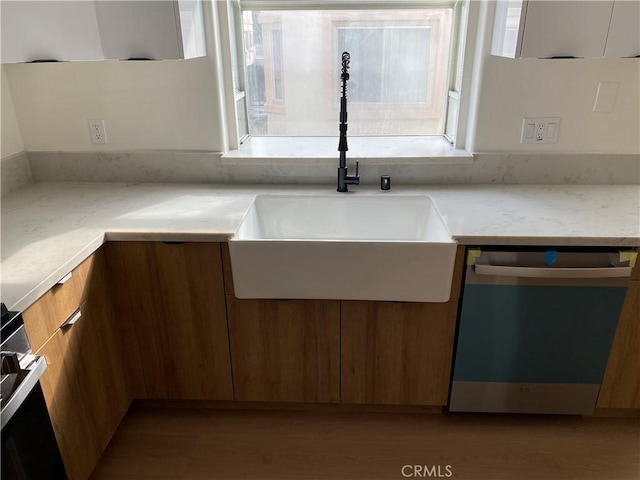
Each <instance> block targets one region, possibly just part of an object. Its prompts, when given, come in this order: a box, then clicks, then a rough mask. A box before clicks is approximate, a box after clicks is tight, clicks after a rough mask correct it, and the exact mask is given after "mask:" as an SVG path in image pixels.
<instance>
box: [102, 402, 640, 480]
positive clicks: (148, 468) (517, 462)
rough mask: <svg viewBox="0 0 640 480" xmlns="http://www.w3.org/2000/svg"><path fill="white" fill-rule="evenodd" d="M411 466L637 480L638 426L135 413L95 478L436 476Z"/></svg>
mask: <svg viewBox="0 0 640 480" xmlns="http://www.w3.org/2000/svg"><path fill="white" fill-rule="evenodd" d="M404 465H419V466H423V465H426V466H428V467H430V468H431V467H432V466H434V465H435V466H437V465H440V466H441V469H440V475H441V476H440V478H446V477H445V475H446V474H447V473H448V471H449V470H447V469H446V466H447V465H450V471H451V473H452V475H451V476H450V478H452V479H456V480H458V479H473V480H477V479H487V480H502V479H504V480H520V479H532V480H534V479H535V480H547V479H549V480H553V479H570V480H574V479H575V480H590V479H593V480H596V479H597V480H638V479H640V420H639V419H618V418H576V417H551V416H513V415H509V416H503V415H475V414H443V415H435V414H407V413H402V414H398V413H362V412H357V413H353V412H311V411H289V412H285V411H256V410H209V409H206V410H205V409H169V408H148V407H145V408H142V407H132V409H131V410H130V411H129V413H128V414H127V416H126V417H125V419H124V420H123V422H122V424H121V426H120V428H119V430H118V431H117V433H116V435H115V436H114V438H113V439H112V441H111V444H110V445H109V447H108V449H107V451H106V452H105V454H104V456H103V457H102V459H101V461H100V464H99V465H98V467H97V468H96V470H95V472H94V475H93V477H92V480H106V479H109V480H116V479H117V480H130V479H140V480H143V479H154V480H165V479H166V480H168V479H171V480H178V479H184V480H205V479H206V480H209V479H225V480H234V479H256V480H259V479H278V480H285V479H307V480H312V479H313V480H321V479H327V480H338V479H373V480H376V479H380V480H382V479H384V480H388V479H389V480H392V479H403V478H429V477H427V473H426V472H425V470H418V473H420V474H421V475H422V476H417V475H414V476H413V477H405V476H403V475H402V467H403V466H404ZM412 472H415V470H413V468H412V467H409V468H406V467H405V470H404V473H405V474H411V473H412ZM431 473H432V476H431V477H430V478H438V477H435V476H433V475H434V474H435V473H436V472H435V471H432V472H431Z"/></svg>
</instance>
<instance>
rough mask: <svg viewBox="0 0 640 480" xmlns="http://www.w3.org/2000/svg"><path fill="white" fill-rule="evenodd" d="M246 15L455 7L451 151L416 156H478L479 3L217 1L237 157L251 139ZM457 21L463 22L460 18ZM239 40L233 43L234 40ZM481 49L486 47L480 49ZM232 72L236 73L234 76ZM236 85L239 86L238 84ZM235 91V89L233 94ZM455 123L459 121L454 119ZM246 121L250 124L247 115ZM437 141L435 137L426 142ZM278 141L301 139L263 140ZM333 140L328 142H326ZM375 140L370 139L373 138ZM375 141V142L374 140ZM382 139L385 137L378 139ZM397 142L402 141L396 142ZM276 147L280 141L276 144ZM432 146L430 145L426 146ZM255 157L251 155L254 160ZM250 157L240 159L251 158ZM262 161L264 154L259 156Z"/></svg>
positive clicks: (229, 136)
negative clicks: (247, 131) (241, 104)
mask: <svg viewBox="0 0 640 480" xmlns="http://www.w3.org/2000/svg"><path fill="white" fill-rule="evenodd" d="M240 1H242V9H245V10H269V9H271V10H283V9H289V10H292V9H299V10H303V9H309V10H311V9H326V10H329V9H376V8H377V9H380V8H384V7H385V6H386V7H387V8H388V7H392V8H425V7H429V6H442V5H450V6H451V5H453V6H454V21H453V28H454V32H453V34H452V45H451V55H452V56H453V59H452V60H453V61H455V66H453V67H452V68H451V69H450V71H451V74H450V79H449V98H450V100H449V101H448V102H447V105H448V106H447V109H448V111H447V113H446V118H445V132H444V134H443V137H442V138H443V139H446V140H447V141H448V144H449V145H450V151H446V152H444V154H442V148H441V146H440V145H438V148H437V150H438V152H439V153H437V154H436V155H435V156H434V155H430V152H422V151H421V152H416V155H415V156H416V157H417V156H422V157H425V158H426V157H429V158H430V159H434V158H435V157H445V158H449V159H452V160H453V159H455V157H456V152H459V156H461V157H462V156H465V155H466V156H469V157H471V155H470V153H471V152H472V151H473V134H474V133H475V123H476V122H475V119H474V115H475V103H476V102H474V101H473V99H474V97H477V91H475V92H472V89H473V88H474V86H475V87H477V82H472V77H475V78H479V76H480V72H481V66H482V65H481V62H477V61H476V58H477V57H480V56H481V53H482V52H481V51H480V50H481V48H478V45H476V37H477V32H478V26H479V19H480V17H481V9H482V7H483V5H482V3H485V2H479V1H476V0H434V1H430V0H218V1H215V2H214V3H215V4H216V6H217V10H218V12H217V15H216V14H214V19H215V17H217V29H218V32H217V34H216V37H217V38H216V40H218V41H219V46H220V51H221V66H222V74H221V76H222V85H223V86H226V87H224V88H223V90H224V91H223V92H221V93H222V96H223V97H224V115H223V116H224V117H225V118H226V128H224V129H223V130H224V131H225V136H226V138H225V140H226V145H225V146H226V148H225V150H227V151H226V152H225V153H233V151H238V150H239V149H241V147H242V144H243V143H244V142H245V141H246V140H247V139H248V138H250V137H249V136H248V135H246V136H244V137H242V138H239V137H240V136H239V132H240V131H241V129H242V127H241V126H240V125H239V123H238V115H237V113H236V104H237V102H238V99H239V98H243V97H244V95H245V93H244V92H245V80H246V79H245V69H244V60H243V58H241V57H242V56H243V54H244V52H243V48H242V47H240V48H234V46H235V45H239V46H242V45H243V43H242V42H243V27H242V14H241V12H242V9H241V7H240ZM456 16H457V17H458V18H456ZM234 34H235V38H234V39H232V35H234ZM480 47H481V46H480ZM232 72H233V73H232ZM234 80H235V81H234ZM230 86H232V87H233V88H230ZM451 99H453V101H454V102H456V103H457V109H456V111H453V112H452V111H451V108H450V106H451V105H452V102H451ZM454 117H455V118H454ZM244 118H245V119H246V118H248V117H247V114H246V111H245V117H244ZM428 137H436V138H437V137H438V136H437V135H435V136H425V138H428ZM262 138H273V139H278V138H279V139H284V140H285V141H287V140H289V141H290V140H291V139H293V138H296V137H262ZM327 138H329V137H327ZM368 138H370V137H368ZM374 138H376V137H374ZM377 138H382V137H377ZM395 138H396V139H397V138H398V137H395ZM276 141H277V140H276ZM427 143H431V142H427ZM251 155H252V154H249V156H251ZM246 156H247V155H244V154H243V155H239V157H243V158H244V157H246ZM256 156H259V154H256Z"/></svg>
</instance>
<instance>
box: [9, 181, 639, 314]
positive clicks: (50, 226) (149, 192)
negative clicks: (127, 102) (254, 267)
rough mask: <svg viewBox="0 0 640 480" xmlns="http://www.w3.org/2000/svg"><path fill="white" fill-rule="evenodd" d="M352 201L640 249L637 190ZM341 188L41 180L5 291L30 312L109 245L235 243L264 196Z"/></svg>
mask: <svg viewBox="0 0 640 480" xmlns="http://www.w3.org/2000/svg"><path fill="white" fill-rule="evenodd" d="M351 189H352V192H351V193H349V195H391V196H393V195H406V194H409V195H415V194H428V195H430V196H431V197H432V199H433V201H434V203H435V205H436V206H437V208H438V210H439V211H440V213H441V214H442V216H443V217H444V219H445V221H446V223H447V226H448V228H449V230H450V232H451V234H452V236H453V238H454V239H455V240H457V241H458V242H459V243H462V244H467V245H550V246H562V245H566V246H573V245H580V246H621V247H622V246H625V247H628V246H638V245H640V187H639V186H638V185H617V186H614V185H455V186H425V187H416V186H402V185H394V186H393V187H392V191H391V192H381V191H380V190H379V189H378V188H377V187H374V186H366V185H363V186H356V187H351ZM261 193H270V194H277V193H297V194H298V193H299V194H329V195H331V194H335V195H344V194H340V193H337V192H335V190H334V187H333V186H328V185H322V186H291V185H287V186H285V185H202V184H197V185H196V184H125V183H72V182H71V183H67V182H65V183H36V184H33V185H31V186H29V187H27V188H24V189H22V190H19V191H16V192H13V193H11V194H9V195H7V196H6V197H4V198H3V199H2V210H1V213H2V218H1V220H2V236H1V251H2V257H1V258H2V260H1V264H0V265H1V273H2V281H1V291H0V295H1V297H0V298H2V301H3V302H5V304H6V305H7V307H9V308H10V309H12V310H24V309H26V308H27V307H28V306H29V305H31V304H32V303H33V302H34V301H35V300H36V299H38V298H39V297H40V296H41V295H42V294H44V293H45V292H46V291H47V290H48V289H49V288H51V287H52V286H53V285H54V284H55V283H56V282H57V281H58V280H59V279H60V278H62V277H63V276H64V275H65V274H67V273H68V272H69V271H70V270H72V269H73V268H75V267H76V266H77V265H79V264H80V263H81V262H82V261H83V260H84V259H85V258H87V257H88V256H89V255H90V254H91V253H92V252H94V251H95V250H96V249H98V248H99V247H100V245H102V244H103V243H104V242H105V241H106V240H165V241H226V240H227V239H228V238H229V237H231V236H232V235H233V233H234V232H235V230H236V228H237V227H238V225H239V223H240V221H241V219H242V218H243V216H244V214H245V212H246V211H247V209H248V207H249V206H250V205H251V202H252V200H253V198H254V197H255V195H256V194H261Z"/></svg>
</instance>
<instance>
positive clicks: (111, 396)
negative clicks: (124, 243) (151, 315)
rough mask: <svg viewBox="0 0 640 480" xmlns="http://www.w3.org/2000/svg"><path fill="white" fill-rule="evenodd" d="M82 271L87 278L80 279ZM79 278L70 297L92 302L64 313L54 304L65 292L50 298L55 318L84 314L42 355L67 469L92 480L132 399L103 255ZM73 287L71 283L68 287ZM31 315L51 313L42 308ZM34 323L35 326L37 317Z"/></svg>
mask: <svg viewBox="0 0 640 480" xmlns="http://www.w3.org/2000/svg"><path fill="white" fill-rule="evenodd" d="M78 271H80V272H82V273H83V275H82V276H80V275H77V276H76V272H78ZM74 276H76V278H77V279H81V280H82V281H81V282H76V285H75V286H74V291H75V292H76V293H66V294H65V295H66V296H67V298H75V299H76V300H77V301H80V300H83V299H86V302H84V303H83V304H82V305H80V306H78V305H76V306H75V308H74V309H73V310H72V309H71V308H70V307H69V306H70V305H72V304H71V303H70V302H71V300H66V301H65V302H57V306H58V307H60V308H54V307H55V305H56V303H55V302H51V298H54V297H56V296H57V297H58V298H60V297H59V295H60V294H61V292H62V290H58V291H57V292H55V293H53V294H52V295H50V294H49V293H51V292H49V293H48V294H45V296H44V297H43V298H44V299H45V303H46V304H48V305H49V306H48V307H47V309H46V311H47V312H48V314H50V315H51V318H59V317H60V315H61V312H64V313H65V314H66V312H67V311H69V310H71V311H72V314H70V315H69V316H73V313H75V311H76V310H78V309H79V311H80V314H81V316H80V318H79V319H77V321H76V322H75V323H73V324H72V325H68V326H64V327H61V328H57V329H56V330H55V331H54V333H53V335H52V336H51V337H50V338H49V339H48V340H47V341H46V343H45V344H44V345H43V346H42V347H41V348H40V350H39V351H37V352H36V353H37V354H39V355H44V357H45V359H46V360H47V365H48V367H47V370H45V372H44V374H43V376H42V378H41V385H42V390H43V393H44V397H45V401H46V403H47V408H48V409H49V415H50V417H51V421H52V424H53V427H54V432H55V434H56V438H57V440H58V444H59V445H60V450H61V454H62V458H63V460H64V463H65V468H66V469H67V473H68V475H69V477H70V478H71V479H86V478H88V477H89V474H90V473H91V471H92V470H93V468H94V467H95V465H96V463H97V461H98V458H99V457H100V455H101V454H102V452H103V451H104V450H105V448H106V446H107V444H108V443H109V440H110V439H111V436H112V435H113V434H114V432H115V430H116V428H117V427H118V424H119V423H120V420H121V419H122V417H123V416H124V414H125V413H126V411H127V409H128V408H129V403H130V397H129V394H128V392H127V389H126V384H125V382H124V377H123V368H122V357H121V351H120V344H119V342H118V337H117V325H115V323H114V321H113V320H114V317H113V312H112V308H111V302H110V300H109V291H108V284H107V281H106V277H105V265H104V255H103V252H102V251H98V252H96V253H94V254H93V255H92V256H91V257H89V258H88V259H87V260H85V261H84V262H83V263H82V264H81V265H80V266H79V267H78V268H77V269H76V270H74ZM72 278H73V277H72ZM68 286H69V284H68V283H65V284H64V285H63V286H62V287H64V288H65V289H66V288H67V287H68ZM56 288H58V287H56ZM67 292H70V290H67ZM39 302H42V299H41V300H39ZM36 305H37V304H34V306H36ZM78 307H79V308H78ZM29 310H30V311H31V312H32V313H33V312H44V311H45V310H43V309H41V308H40V306H36V308H33V307H32V308H30V309H29ZM31 318H32V319H33V321H34V322H35V320H36V317H31ZM65 320H66V319H65ZM43 323H46V322H43ZM61 323H62V322H61Z"/></svg>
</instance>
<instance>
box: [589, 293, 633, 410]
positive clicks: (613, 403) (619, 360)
mask: <svg viewBox="0 0 640 480" xmlns="http://www.w3.org/2000/svg"><path fill="white" fill-rule="evenodd" d="M596 406H597V408H640V282H637V281H632V282H630V283H629V288H628V289H627V295H626V297H625V300H624V305H623V306H622V312H621V313H620V319H619V320H618V327H617V329H616V335H615V337H614V339H613V345H612V346H611V354H610V355H609V361H608V363H607V369H606V370H605V374H604V379H603V381H602V386H601V388H600V395H599V396H598V403H597V405H596Z"/></svg>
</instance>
